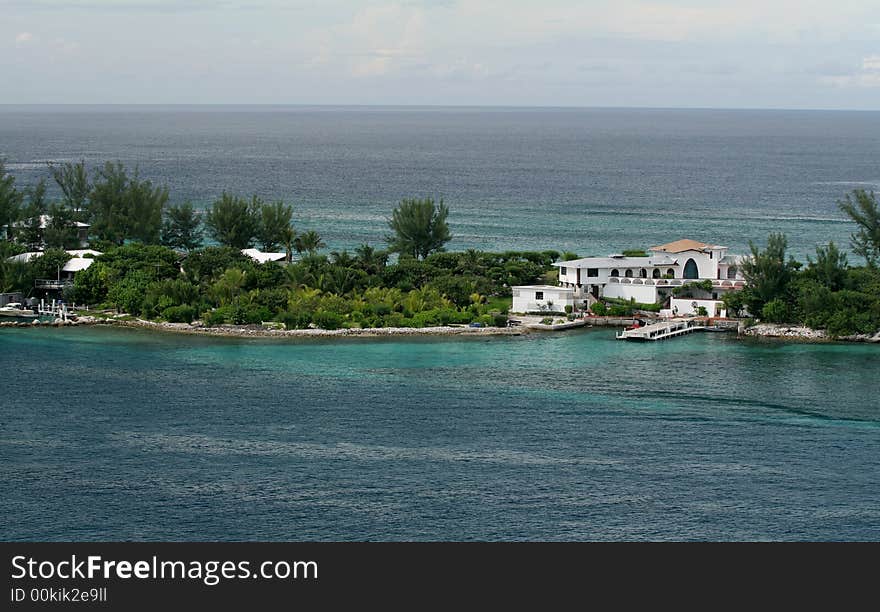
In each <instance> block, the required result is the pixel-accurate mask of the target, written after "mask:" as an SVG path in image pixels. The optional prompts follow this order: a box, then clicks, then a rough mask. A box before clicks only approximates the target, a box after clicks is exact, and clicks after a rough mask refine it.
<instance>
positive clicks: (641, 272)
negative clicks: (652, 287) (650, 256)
mask: <svg viewBox="0 0 880 612" xmlns="http://www.w3.org/2000/svg"><path fill="white" fill-rule="evenodd" d="M639 278H648V271H647V270H645V269H644V268H642V269H641V270H639Z"/></svg>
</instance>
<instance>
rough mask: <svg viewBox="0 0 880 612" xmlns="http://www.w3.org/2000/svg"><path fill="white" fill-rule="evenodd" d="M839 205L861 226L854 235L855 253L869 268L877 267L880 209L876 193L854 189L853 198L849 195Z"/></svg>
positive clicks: (879, 246)
mask: <svg viewBox="0 0 880 612" xmlns="http://www.w3.org/2000/svg"><path fill="white" fill-rule="evenodd" d="M837 205H838V206H839V207H840V210H842V211H843V212H844V213H846V215H847V216H848V217H849V218H850V219H852V220H853V221H854V222H855V223H856V224H857V225H858V226H859V229H858V231H857V232H855V233H854V234H852V247H853V252H854V253H855V254H856V255H861V256H862V257H864V258H865V261H866V262H867V264H868V267H870V268H875V267H877V264H878V263H880V209H878V207H877V199H876V198H875V197H874V192H873V191H872V192H870V193H868V192H867V191H865V190H864V189H854V190H853V192H852V196H850V194H847V195H846V196H845V198H844V199H843V200H839V201H838V202H837Z"/></svg>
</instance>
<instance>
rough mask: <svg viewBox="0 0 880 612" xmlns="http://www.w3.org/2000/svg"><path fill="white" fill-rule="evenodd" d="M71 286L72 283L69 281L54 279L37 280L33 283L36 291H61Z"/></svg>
mask: <svg viewBox="0 0 880 612" xmlns="http://www.w3.org/2000/svg"><path fill="white" fill-rule="evenodd" d="M72 284H73V281H72V280H69V279H62V280H57V279H54V278H38V279H37V280H35V281H34V287H36V288H37V289H54V290H61V289H64V288H65V287H67V286H68V285H72Z"/></svg>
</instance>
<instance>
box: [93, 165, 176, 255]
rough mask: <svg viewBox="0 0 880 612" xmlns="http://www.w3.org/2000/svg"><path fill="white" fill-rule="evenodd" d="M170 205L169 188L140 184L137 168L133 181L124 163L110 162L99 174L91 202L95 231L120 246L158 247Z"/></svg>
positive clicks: (148, 183)
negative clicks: (128, 242) (130, 243)
mask: <svg viewBox="0 0 880 612" xmlns="http://www.w3.org/2000/svg"><path fill="white" fill-rule="evenodd" d="M167 201H168V188H167V187H164V186H162V187H153V183H152V182H151V181H147V180H143V181H142V180H140V177H139V173H138V170H137V168H135V171H134V175H133V176H132V177H129V176H128V174H127V172H126V170H125V167H124V166H123V165H122V164H121V163H119V162H116V163H115V164H113V163H111V162H107V163H106V164H105V165H104V167H103V168H99V169H98V170H97V172H96V180H95V185H94V187H93V188H92V192H91V196H90V198H89V206H88V213H89V217H90V218H91V220H92V231H93V232H94V233H95V234H97V236H98V238H99V239H101V240H107V241H110V242H113V243H115V244H117V245H120V244H123V243H124V242H125V241H126V240H137V241H140V242H143V243H144V244H158V242H159V235H160V231H161V227H162V209H163V208H164V207H165V203H166V202H167Z"/></svg>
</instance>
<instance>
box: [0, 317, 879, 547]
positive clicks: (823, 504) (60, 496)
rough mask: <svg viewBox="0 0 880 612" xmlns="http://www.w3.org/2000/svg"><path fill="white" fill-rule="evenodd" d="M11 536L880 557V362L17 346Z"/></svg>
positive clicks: (367, 346) (2, 441) (7, 459)
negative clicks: (638, 547) (682, 544)
mask: <svg viewBox="0 0 880 612" xmlns="http://www.w3.org/2000/svg"><path fill="white" fill-rule="evenodd" d="M0 348H2V350H0V370H2V372H3V373H4V374H3V378H2V380H3V384H2V387H3V389H2V392H3V397H4V401H3V402H2V404H0V423H2V434H0V456H2V461H0V491H2V495H0V513H2V516H4V517H5V519H4V520H3V522H2V526H0V536H2V539H4V540H17V539H39V540H43V539H46V540H53V539H67V540H70V539H73V540H89V539H135V540H141V539H146V540H162V539H173V540H179V539H183V540H189V539H193V540H202V539H209V540H251V539H268V540H349V539H354V540H361V539H381V540H386V539H391V540H397V539H401V540H429V539H438V540H448V539H452V540H470V539H481V540H482V539H493V540H494V539H577V540H580V539H591V540H606V539H765V538H767V539H834V540H849V539H871V540H878V539H880V407H878V401H877V395H878V391H880V384H878V380H877V372H878V370H880V351H878V350H877V347H874V346H857V345H850V346H844V345H807V344H781V343H769V342H768V343H750V342H743V341H738V340H736V339H735V338H733V337H729V336H726V335H721V334H705V335H694V336H689V337H686V338H682V339H679V340H675V341H670V342H666V343H658V344H651V345H640V344H630V343H621V342H618V341H616V340H614V334H613V331H612V330H597V331H585V332H584V331H582V332H575V333H565V334H559V335H536V336H534V337H529V338H495V339H468V340H461V339H458V340H436V339H432V340H427V339H426V340H406V341H403V340H379V341H376V340H366V341H364V340H363V339H360V340H356V341H351V340H349V341H333V342H321V341H308V342H305V341H304V342H289V341H266V340H260V341H257V340H225V339H216V338H193V337H189V336H176V335H169V334H158V333H149V332H140V331H132V330H110V329H107V330H105V329H96V328H93V329H74V330H54V329H46V330H3V331H2V333H0Z"/></svg>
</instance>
